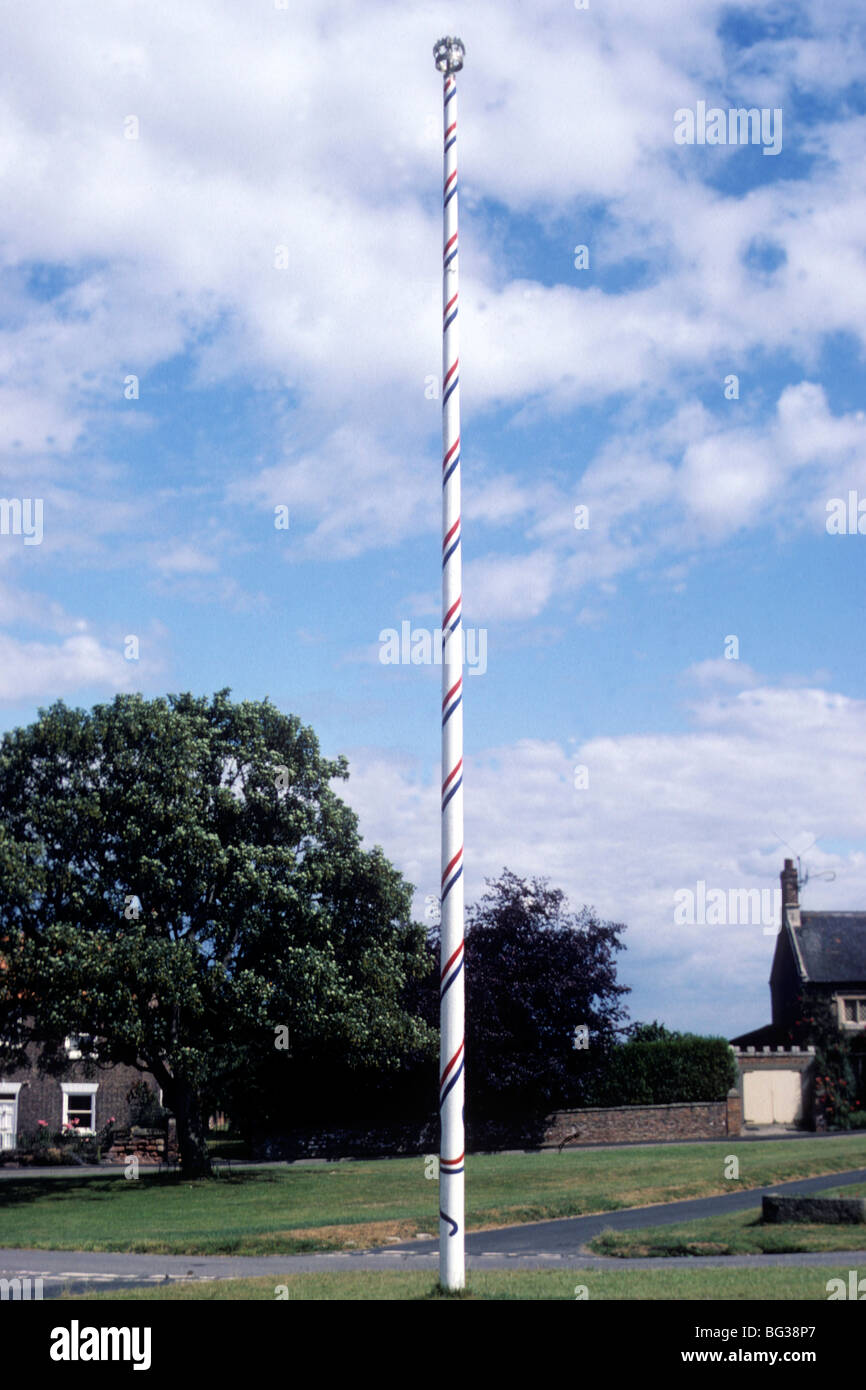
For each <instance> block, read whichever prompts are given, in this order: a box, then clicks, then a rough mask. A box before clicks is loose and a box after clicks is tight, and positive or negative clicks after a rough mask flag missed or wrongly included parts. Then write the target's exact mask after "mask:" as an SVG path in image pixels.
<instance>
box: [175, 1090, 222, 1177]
mask: <svg viewBox="0 0 866 1390" xmlns="http://www.w3.org/2000/svg"><path fill="white" fill-rule="evenodd" d="M166 1099H167V1100H168V1102H169V1105H170V1107H171V1109H172V1110H173V1111H174V1114H175V1118H176V1120H177V1147H178V1149H179V1151H180V1170H181V1173H182V1174H183V1176H184V1177H185V1178H207V1177H210V1176H211V1173H212V1171H213V1168H212V1165H211V1158H210V1154H209V1153H208V1149H207V1129H206V1127H205V1122H204V1119H203V1117H202V1111H201V1104H200V1102H199V1099H198V1096H197V1095H196V1094H195V1092H194V1091H193V1090H192V1088H191V1087H190V1086H187V1085H185V1084H184V1083H183V1081H177V1082H176V1083H175V1085H174V1086H172V1087H171V1090H170V1092H169V1093H168V1094H167V1095H166Z"/></svg>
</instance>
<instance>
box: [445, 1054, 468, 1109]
mask: <svg viewBox="0 0 866 1390" xmlns="http://www.w3.org/2000/svg"><path fill="white" fill-rule="evenodd" d="M462 1072H463V1061H462V1059H461V1062H460V1066H459V1067H458V1068H457V1070H456V1071H455V1073H454V1075H453V1076H452V1078H451V1080H450V1081H449V1082H448V1085H447V1086H446V1087H445V1090H444V1091H443V1092H442V1095H441V1097H440V1100H439V1106H440V1108H441V1107H442V1106H443V1105H444V1104H445V1097H446V1096H447V1095H448V1092H449V1091H450V1090H451V1088H452V1086H456V1085H457V1082H458V1080H459V1078H460V1076H461V1074H462Z"/></svg>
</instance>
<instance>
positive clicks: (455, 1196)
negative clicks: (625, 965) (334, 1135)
mask: <svg viewBox="0 0 866 1390" xmlns="http://www.w3.org/2000/svg"><path fill="white" fill-rule="evenodd" d="M463 54H464V48H463V44H462V43H461V42H460V40H459V39H455V38H451V37H450V36H449V37H448V38H445V39H440V40H439V42H438V43H437V44H435V45H434V48H433V57H434V58H435V60H436V67H437V68H438V70H439V71H440V72H441V73H442V74H443V102H444V122H443V129H444V132H445V149H444V179H445V184H444V189H443V199H444V205H443V254H442V884H441V890H440V891H441V901H442V926H441V957H440V959H441V976H440V1005H439V1009H440V1014H439V1035H440V1044H439V1058H440V1065H439V1078H440V1079H439V1124H440V1140H439V1282H440V1283H441V1284H442V1286H443V1287H444V1288H446V1289H462V1288H463V1286H464V1284H465V1282H466V1270H465V1251H464V1228H463V1176H464V1150H465V1144H464V1135H463V1060H464V1038H463V626H462V601H463V578H462V558H461V556H462V549H461V544H460V386H459V377H458V368H459V359H458V331H457V322H458V320H457V307H458V306H457V295H458V288H457V280H458V271H457V251H458V244H457V80H456V78H455V76H454V74H455V73H457V72H459V71H460V69H461V68H462V67H463Z"/></svg>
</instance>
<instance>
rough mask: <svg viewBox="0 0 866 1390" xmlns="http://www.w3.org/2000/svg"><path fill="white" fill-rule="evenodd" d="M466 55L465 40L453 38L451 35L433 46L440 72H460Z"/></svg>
mask: <svg viewBox="0 0 866 1390" xmlns="http://www.w3.org/2000/svg"><path fill="white" fill-rule="evenodd" d="M465 55H466V49H465V48H464V46H463V40H462V39H457V38H452V37H451V35H450V34H449V35H448V37H447V38H444V39H438V40H437V41H436V43H434V45H433V58H434V60H435V62H436V66H437V68H438V69H439V71H440V72H445V73H448V72H459V71H460V69H461V68H462V66H463V59H464V57H465Z"/></svg>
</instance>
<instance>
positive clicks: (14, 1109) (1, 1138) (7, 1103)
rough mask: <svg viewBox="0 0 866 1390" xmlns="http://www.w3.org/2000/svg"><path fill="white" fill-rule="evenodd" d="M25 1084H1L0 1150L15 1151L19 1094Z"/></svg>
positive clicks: (9, 1082)
mask: <svg viewBox="0 0 866 1390" xmlns="http://www.w3.org/2000/svg"><path fill="white" fill-rule="evenodd" d="M22 1085H23V1082H21V1081H4V1082H0V1149H14V1147H15V1144H16V1140H17V1136H18V1092H19V1091H20V1090H21V1087H22Z"/></svg>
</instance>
